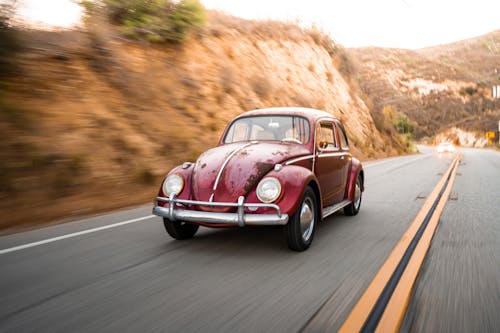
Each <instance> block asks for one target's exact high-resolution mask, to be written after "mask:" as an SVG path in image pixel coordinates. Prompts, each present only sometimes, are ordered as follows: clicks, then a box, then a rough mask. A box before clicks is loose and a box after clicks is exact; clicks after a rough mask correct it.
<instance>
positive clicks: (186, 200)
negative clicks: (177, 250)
mask: <svg viewBox="0 0 500 333" xmlns="http://www.w3.org/2000/svg"><path fill="white" fill-rule="evenodd" d="M363 184H364V172H363V168H362V165H361V163H360V161H359V160H357V159H356V158H354V157H352V155H351V153H350V151H349V144H348V140H347V136H346V133H345V130H344V126H343V125H342V124H341V123H340V121H339V120H337V119H335V118H334V117H333V116H332V115H331V114H329V113H326V112H324V111H319V110H315V109H308V108H296V107H286V108H269V109H260V110H254V111H249V112H246V113H243V114H241V115H240V116H238V117H237V118H236V119H234V120H233V121H232V122H231V123H230V124H229V125H228V126H227V128H226V130H225V131H224V133H223V135H222V137H221V139H220V142H219V145H218V146H217V147H215V148H212V149H210V150H208V151H206V152H205V153H203V154H202V155H201V156H200V157H199V158H198V160H197V161H196V163H191V162H185V163H184V164H182V165H180V166H178V167H176V168H174V169H173V170H172V171H170V172H169V173H168V175H167V176H166V177H165V179H164V180H163V183H162V186H161V187H160V191H159V194H158V196H157V197H156V200H155V206H154V208H153V213H154V214H156V215H158V216H161V217H163V222H164V225H165V229H166V230H167V232H168V234H169V235H170V236H172V237H173V238H175V239H187V238H191V237H193V236H194V234H195V233H196V231H197V230H198V228H199V226H200V225H202V226H205V227H234V226H239V227H244V226H252V225H282V226H284V229H285V233H286V238H287V242H288V246H289V247H290V249H292V250H295V251H304V250H306V249H307V248H308V247H309V246H310V245H311V242H312V240H313V237H314V231H315V230H316V227H317V225H318V222H319V221H320V220H322V219H324V218H326V217H327V216H329V215H331V214H333V213H334V212H336V211H338V210H340V209H344V213H345V214H347V215H356V214H357V213H358V211H359V208H360V205H361V194H362V192H363V187H364V186H363Z"/></svg>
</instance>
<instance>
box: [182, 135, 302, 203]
mask: <svg viewBox="0 0 500 333" xmlns="http://www.w3.org/2000/svg"><path fill="white" fill-rule="evenodd" d="M308 154H310V152H309V150H308V149H307V148H306V147H305V146H302V145H298V144H294V143H276V142H242V143H233V144H227V145H222V146H219V147H216V148H213V149H210V150H208V151H206V152H205V153H203V154H202V155H201V156H200V157H199V158H198V160H197V162H196V164H195V166H194V170H193V173H192V179H191V184H192V194H193V198H194V199H195V200H199V201H210V200H211V201H214V202H237V201H238V197H239V196H241V195H243V196H245V195H246V194H247V193H248V192H250V191H251V190H253V189H254V188H255V186H257V184H258V182H259V181H260V180H261V179H262V177H263V176H265V175H266V174H267V173H268V172H269V171H271V170H272V169H273V168H274V165H275V164H277V163H284V162H286V161H287V160H289V159H291V158H296V157H300V156H304V155H308ZM200 208H202V207H200ZM211 210H213V209H211Z"/></svg>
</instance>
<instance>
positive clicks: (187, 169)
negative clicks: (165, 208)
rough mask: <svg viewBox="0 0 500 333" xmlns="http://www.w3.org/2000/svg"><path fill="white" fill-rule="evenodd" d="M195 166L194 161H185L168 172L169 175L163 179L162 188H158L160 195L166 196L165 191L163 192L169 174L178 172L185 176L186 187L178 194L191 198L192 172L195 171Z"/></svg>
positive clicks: (181, 196) (180, 196)
mask: <svg viewBox="0 0 500 333" xmlns="http://www.w3.org/2000/svg"><path fill="white" fill-rule="evenodd" d="M193 166H194V163H184V164H182V165H179V166H177V167H175V168H173V169H172V170H170V172H169V173H167V175H166V176H165V177H164V178H163V180H162V181H161V184H160V189H159V190H158V196H160V197H164V196H166V195H165V193H163V182H164V181H165V179H166V178H167V177H168V176H170V175H173V174H177V175H179V176H181V177H182V178H184V188H183V189H182V191H181V193H179V194H178V195H177V198H179V199H185V200H189V199H191V174H192V173H193Z"/></svg>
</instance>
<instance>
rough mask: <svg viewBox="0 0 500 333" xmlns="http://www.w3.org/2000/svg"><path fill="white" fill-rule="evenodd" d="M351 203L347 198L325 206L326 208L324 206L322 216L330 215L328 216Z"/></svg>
mask: <svg viewBox="0 0 500 333" xmlns="http://www.w3.org/2000/svg"><path fill="white" fill-rule="evenodd" d="M350 203H351V200H349V199H345V200H343V201H341V202H339V203H336V204H335V205H332V206H328V207H325V208H323V214H322V217H323V218H325V217H328V216H330V215H332V214H333V213H335V212H337V211H339V210H341V209H342V208H344V207H345V206H347V205H349V204H350Z"/></svg>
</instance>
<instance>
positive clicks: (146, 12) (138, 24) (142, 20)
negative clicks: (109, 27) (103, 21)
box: [103, 0, 206, 43]
mask: <svg viewBox="0 0 500 333" xmlns="http://www.w3.org/2000/svg"><path fill="white" fill-rule="evenodd" d="M103 1H104V5H105V9H106V13H107V15H108V17H109V18H110V20H112V21H113V22H114V23H115V24H119V25H120V26H121V27H122V28H123V30H124V31H125V33H126V34H127V35H128V36H131V37H134V38H138V39H146V40H148V41H151V42H159V43H165V42H169V43H176V42H182V41H183V40H184V39H185V38H186V37H187V35H188V33H189V31H190V30H191V29H193V28H197V27H200V26H202V25H203V24H204V23H205V21H206V14H205V9H204V7H203V6H202V5H201V4H200V2H199V1H197V0H181V1H172V0H103Z"/></svg>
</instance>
